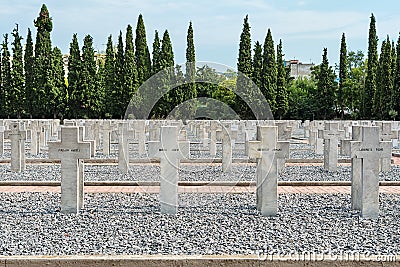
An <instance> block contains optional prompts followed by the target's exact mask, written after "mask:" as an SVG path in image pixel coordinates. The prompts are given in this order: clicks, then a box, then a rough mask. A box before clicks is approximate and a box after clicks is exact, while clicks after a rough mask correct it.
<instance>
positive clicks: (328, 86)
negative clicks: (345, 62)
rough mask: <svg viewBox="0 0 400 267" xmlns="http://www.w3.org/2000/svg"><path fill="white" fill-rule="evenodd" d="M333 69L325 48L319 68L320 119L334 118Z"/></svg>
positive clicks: (318, 103)
mask: <svg viewBox="0 0 400 267" xmlns="http://www.w3.org/2000/svg"><path fill="white" fill-rule="evenodd" d="M331 74H332V69H331V68H330V67H329V62H328V49H327V48H324V52H323V55H322V63H321V65H320V66H319V70H318V77H317V90H318V91H317V96H316V102H317V110H316V112H317V114H316V117H317V118H320V119H324V120H325V119H331V118H333V115H334V112H333V107H334V104H335V91H334V87H333V77H332V75H331Z"/></svg>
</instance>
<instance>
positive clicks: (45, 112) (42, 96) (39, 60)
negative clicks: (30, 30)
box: [34, 4, 53, 117]
mask: <svg viewBox="0 0 400 267" xmlns="http://www.w3.org/2000/svg"><path fill="white" fill-rule="evenodd" d="M34 23H35V27H36V28H37V33H36V43H35V68H34V70H35V76H34V77H35V96H36V100H35V106H36V109H35V110H36V111H37V116H40V117H46V116H49V109H48V106H47V105H48V96H49V95H50V92H49V90H50V88H51V87H52V85H51V84H52V81H51V56H50V55H51V53H52V45H51V39H50V32H51V31H52V30H53V22H52V18H51V17H50V13H49V11H48V9H47V7H46V5H45V4H43V5H42V8H41V9H40V13H39V16H38V17H37V19H36V20H35V21H34Z"/></svg>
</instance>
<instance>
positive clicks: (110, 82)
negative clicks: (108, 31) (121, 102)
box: [103, 35, 115, 118]
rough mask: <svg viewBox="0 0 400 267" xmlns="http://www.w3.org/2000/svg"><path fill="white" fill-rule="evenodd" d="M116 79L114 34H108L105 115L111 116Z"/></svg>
mask: <svg viewBox="0 0 400 267" xmlns="http://www.w3.org/2000/svg"><path fill="white" fill-rule="evenodd" d="M114 81H115V51H114V46H113V42H112V36H111V35H110V36H108V40H107V48H106V58H105V61H104V71H103V82H104V103H103V107H104V116H105V117H106V118H111V117H112V114H113V106H114V102H113V101H114V99H113V96H114V93H113V91H114Z"/></svg>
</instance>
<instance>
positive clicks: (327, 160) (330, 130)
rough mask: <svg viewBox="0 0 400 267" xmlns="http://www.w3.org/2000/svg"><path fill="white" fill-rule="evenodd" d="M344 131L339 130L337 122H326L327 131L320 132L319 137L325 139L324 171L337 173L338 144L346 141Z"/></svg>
mask: <svg viewBox="0 0 400 267" xmlns="http://www.w3.org/2000/svg"><path fill="white" fill-rule="evenodd" d="M344 134H345V133H344V131H343V130H339V124H338V123H337V122H325V129H324V130H319V131H318V137H319V138H322V139H324V169H325V170H328V171H331V172H335V171H337V164H338V143H339V140H341V139H344Z"/></svg>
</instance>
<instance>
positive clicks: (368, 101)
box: [360, 14, 378, 119]
mask: <svg viewBox="0 0 400 267" xmlns="http://www.w3.org/2000/svg"><path fill="white" fill-rule="evenodd" d="M375 23H376V21H375V17H374V14H372V15H371V22H370V26H369V38H368V66H367V76H366V78H365V86H364V91H363V93H362V94H361V110H360V116H361V118H363V119H369V118H371V112H370V111H371V109H372V108H373V105H374V95H375V91H376V74H377V69H378V37H377V35H376V27H375Z"/></svg>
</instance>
